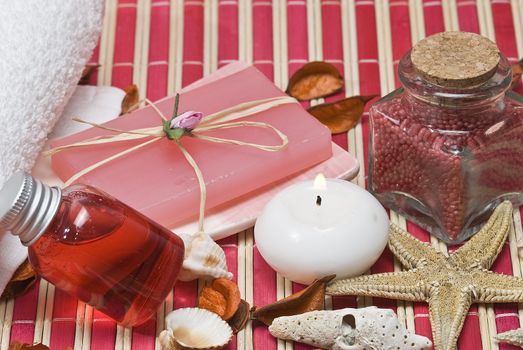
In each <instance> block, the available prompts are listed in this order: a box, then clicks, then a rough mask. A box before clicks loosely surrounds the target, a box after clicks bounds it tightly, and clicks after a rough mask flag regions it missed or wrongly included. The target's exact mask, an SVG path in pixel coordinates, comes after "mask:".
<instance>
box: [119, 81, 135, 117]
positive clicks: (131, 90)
mask: <svg viewBox="0 0 523 350" xmlns="http://www.w3.org/2000/svg"><path fill="white" fill-rule="evenodd" d="M124 91H125V96H124V98H123V100H122V112H121V113H120V115H123V114H127V113H130V112H132V111H135V110H137V109H138V107H140V93H139V91H138V86H136V85H135V84H132V85H129V86H128V87H126V88H125V90H124Z"/></svg>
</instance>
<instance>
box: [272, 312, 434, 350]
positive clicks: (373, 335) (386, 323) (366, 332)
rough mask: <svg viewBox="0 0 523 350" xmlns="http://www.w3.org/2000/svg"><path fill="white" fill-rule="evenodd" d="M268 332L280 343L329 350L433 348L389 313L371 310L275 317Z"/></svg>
mask: <svg viewBox="0 0 523 350" xmlns="http://www.w3.org/2000/svg"><path fill="white" fill-rule="evenodd" d="M269 331H270V332H271V334H272V335H273V336H275V337H277V338H280V339H285V340H293V341H297V342H301V343H305V344H309V345H312V346H314V347H321V348H323V349H332V350H365V349H375V350H389V349H409V350H422V349H429V348H430V347H431V346H432V343H431V341H430V340H429V339H428V338H426V337H423V336H420V335H417V334H414V333H412V332H410V331H409V330H407V329H405V327H403V326H402V325H401V324H400V322H399V321H398V318H397V316H396V314H395V313H394V312H393V311H392V310H385V309H378V308H377V307H374V306H373V307H367V308H362V309H350V308H347V309H341V310H329V311H312V312H307V313H304V314H301V315H296V316H285V317H278V318H276V319H275V320H274V322H273V323H272V325H271V326H270V327H269Z"/></svg>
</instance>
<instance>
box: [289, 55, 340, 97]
mask: <svg viewBox="0 0 523 350" xmlns="http://www.w3.org/2000/svg"><path fill="white" fill-rule="evenodd" d="M342 88H343V77H342V76H341V74H340V72H338V70H337V69H336V67H334V66H333V65H332V64H330V63H327V62H321V61H315V62H309V63H307V64H306V65H304V66H303V67H301V68H300V69H298V70H297V71H296V73H294V74H293V75H292V77H291V79H290V80H289V85H288V86H287V94H289V95H291V96H292V97H294V98H296V99H298V100H299V101H307V100H311V99H313V98H320V97H325V96H329V95H332V94H335V93H337V92H339V91H340V90H341V89H342Z"/></svg>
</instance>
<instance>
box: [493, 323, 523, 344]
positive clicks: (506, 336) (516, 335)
mask: <svg viewBox="0 0 523 350" xmlns="http://www.w3.org/2000/svg"><path fill="white" fill-rule="evenodd" d="M494 338H495V339H496V340H497V341H498V342H500V343H508V344H510V345H515V346H519V347H520V348H523V328H518V329H514V330H511V331H507V332H504V333H498V334H497V335H495V336H494Z"/></svg>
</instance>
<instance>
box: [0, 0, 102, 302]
mask: <svg viewBox="0 0 523 350" xmlns="http://www.w3.org/2000/svg"><path fill="white" fill-rule="evenodd" d="M103 5H104V0H23V1H9V0H0V13H1V14H2V20H1V21H0V37H1V38H2V44H1V45H0V82H2V87H1V88H0V130H1V132H2V136H1V138H0V187H2V186H3V184H4V182H5V181H6V180H7V179H8V178H9V176H10V175H11V174H12V173H14V172H15V171H17V170H19V169H22V170H25V171H29V170H30V169H31V167H32V166H33V164H34V162H35V159H36V157H37V156H38V154H39V152H40V149H41V148H42V146H43V145H44V143H45V141H46V138H47V134H48V133H49V132H50V131H51V129H52V128H53V126H54V124H55V122H56V121H57V119H58V117H59V116H60V114H61V113H62V110H63V109H64V106H65V105H66V103H67V100H68V99H69V97H70V96H71V94H72V93H73V91H74V88H75V86H76V84H77V82H78V80H79V78H80V75H81V73H82V70H83V68H84V66H85V64H86V63H87V60H88V59H89V57H90V56H91V53H92V50H93V49H94V47H95V45H96V41H97V40H98V36H99V34H100V30H101V27H102V13H103ZM0 252H1V254H0V293H1V291H3V289H4V287H5V284H6V283H7V282H8V280H9V278H10V277H11V275H12V273H13V272H14V271H15V270H16V267H17V266H18V265H19V264H20V263H21V262H22V261H23V259H24V258H25V256H26V250H25V248H24V247H22V245H21V244H20V242H19V239H18V237H11V235H4V233H2V232H0Z"/></svg>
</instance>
